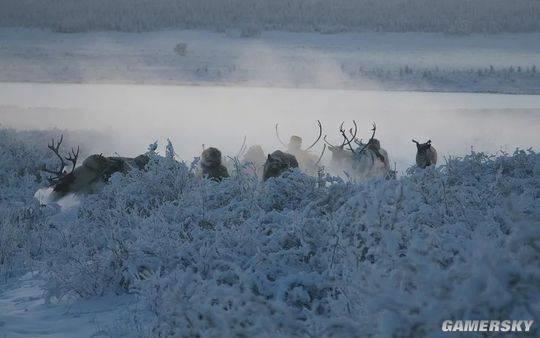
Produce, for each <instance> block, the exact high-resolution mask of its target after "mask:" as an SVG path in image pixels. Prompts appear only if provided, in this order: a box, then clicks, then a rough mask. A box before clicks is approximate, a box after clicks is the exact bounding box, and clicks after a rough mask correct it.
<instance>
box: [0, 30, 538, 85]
mask: <svg viewBox="0 0 540 338" xmlns="http://www.w3.org/2000/svg"><path fill="white" fill-rule="evenodd" d="M538 41H540V34H539V33H516V34H497V35H481V34H473V35H467V36H455V35H444V34H440V33H340V34H332V35H325V34H317V33H290V32H275V31H269V32H263V33H262V34H261V35H260V36H257V37H251V38H242V37H240V36H239V35H238V34H236V33H233V34H231V33H215V32H205V31H189V30H168V31H158V32H146V33H119V32H90V33H73V34H62V33H53V32H50V31H46V30H36V29H22V28H0V81H3V82H11V81H15V82H21V81H24V82H77V83H87V82H90V83H153V84H212V85H216V84H219V85H249V86H281V87H303V88H314V87H316V88H321V87H322V88H334V89H335V88H356V89H384V90H420V91H452V92H456V91H457V92H500V93H513V94H518V93H524V94H538V93H540V70H536V68H534V67H540V64H539V61H538V60H540V47H539V46H540V44H539V43H538ZM178 44H185V45H186V52H185V53H182V55H179V54H178V53H177V52H175V48H176V46H177V45H178ZM490 66H491V67H493V68H490Z"/></svg>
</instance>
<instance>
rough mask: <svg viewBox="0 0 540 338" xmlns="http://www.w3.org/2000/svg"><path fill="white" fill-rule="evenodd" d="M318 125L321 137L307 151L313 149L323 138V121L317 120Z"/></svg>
mask: <svg viewBox="0 0 540 338" xmlns="http://www.w3.org/2000/svg"><path fill="white" fill-rule="evenodd" d="M317 124H318V125H319V136H318V137H317V139H316V140H315V142H313V144H312V145H310V146H309V147H307V148H306V150H310V149H311V148H313V147H314V146H315V145H316V144H317V143H318V142H319V141H320V139H321V136H322V124H321V121H320V120H317Z"/></svg>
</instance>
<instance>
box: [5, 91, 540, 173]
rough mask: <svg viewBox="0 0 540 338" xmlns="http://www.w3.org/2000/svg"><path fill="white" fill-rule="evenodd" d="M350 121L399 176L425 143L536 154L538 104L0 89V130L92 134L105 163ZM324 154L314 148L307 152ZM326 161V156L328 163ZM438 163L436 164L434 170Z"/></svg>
mask: <svg viewBox="0 0 540 338" xmlns="http://www.w3.org/2000/svg"><path fill="white" fill-rule="evenodd" d="M353 119H355V120H356V121H357V123H358V127H359V137H360V138H363V139H367V138H369V136H370V128H371V123H372V122H376V123H377V135H376V137H377V138H379V139H380V140H381V145H382V147H383V148H385V149H386V150H387V151H388V152H389V155H390V160H391V162H392V163H393V162H396V164H397V167H398V169H399V170H404V169H405V168H406V167H408V166H409V165H412V164H413V163H414V155H415V152H416V149H415V146H414V145H413V143H412V142H411V139H412V138H414V139H416V140H418V141H426V140H427V139H431V140H432V142H433V144H434V146H435V147H436V148H437V150H438V152H439V156H440V158H441V159H443V157H446V156H450V155H452V156H460V155H464V154H466V153H468V152H469V151H470V150H471V147H473V148H474V150H476V151H487V152H492V153H494V152H497V151H499V150H504V151H509V152H511V151H513V150H514V149H515V148H516V147H520V148H529V147H532V148H533V149H538V147H539V146H540V138H539V137H538V136H537V133H538V130H539V127H540V96H537V95H501V94H463V93H421V92H382V91H381V92H378V91H355V90H328V89H291V88H256V87H250V88H247V87H203V86H191V87H186V86H156V85H104V84H99V85H93V84H84V85H79V84H34V83H0V123H1V124H2V126H7V127H14V128H18V129H50V128H54V127H57V128H60V129H64V128H65V129H69V130H97V131H101V132H103V133H105V134H106V135H109V136H111V140H113V141H111V142H112V144H110V147H108V148H107V149H101V150H98V151H99V152H103V153H104V154H113V153H118V154H120V155H125V156H132V155H137V154H140V153H143V152H145V151H146V148H147V146H148V144H149V143H152V142H153V141H155V140H158V141H159V143H160V148H159V150H160V151H163V149H164V145H165V140H166V138H170V139H171V141H172V142H173V144H174V146H175V150H176V152H177V154H178V156H179V157H180V158H181V159H184V160H187V161H190V160H191V159H192V158H193V157H194V156H198V155H199V153H200V151H201V147H202V145H203V144H204V145H206V146H217V147H218V148H220V149H221V150H222V151H223V152H224V153H225V154H226V155H230V156H234V155H235V154H236V153H237V152H238V150H239V149H240V147H241V144H242V139H243V137H244V136H246V137H247V145H248V146H249V145H253V144H261V145H263V148H264V150H265V151H266V152H271V151H273V150H275V149H278V148H281V145H280V144H279V142H278V140H277V139H276V137H275V131H274V126H275V124H276V123H279V125H280V133H281V137H282V138H283V139H284V140H288V138H289V137H290V136H291V135H293V134H294V135H299V136H301V137H302V138H303V139H304V145H305V146H308V145H309V144H311V143H312V142H313V141H314V139H315V137H316V136H317V132H318V129H317V125H316V121H317V120H320V121H321V122H322V124H323V127H324V134H327V135H328V140H329V141H330V142H332V143H340V141H341V136H340V134H339V132H338V128H339V125H340V123H341V122H342V121H346V125H347V127H348V128H350V127H352V123H351V120H353ZM321 150H322V141H321V142H320V143H319V144H318V145H317V146H316V147H315V149H314V152H316V153H319V152H320V151H321ZM329 158H330V154H329V153H327V155H325V160H323V162H325V161H328V160H329ZM441 162H442V161H441Z"/></svg>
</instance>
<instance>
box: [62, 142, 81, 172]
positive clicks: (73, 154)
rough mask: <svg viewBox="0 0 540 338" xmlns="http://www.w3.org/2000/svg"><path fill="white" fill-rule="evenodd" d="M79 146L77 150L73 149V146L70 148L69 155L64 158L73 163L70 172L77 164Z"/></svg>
mask: <svg viewBox="0 0 540 338" xmlns="http://www.w3.org/2000/svg"><path fill="white" fill-rule="evenodd" d="M79 150H80V149H79V146H77V151H75V150H74V149H73V148H71V153H69V155H68V156H67V157H66V158H65V159H66V160H68V161H69V162H71V163H72V164H73V167H72V168H71V172H70V173H72V172H73V170H75V166H76V165H77V159H78V158H79Z"/></svg>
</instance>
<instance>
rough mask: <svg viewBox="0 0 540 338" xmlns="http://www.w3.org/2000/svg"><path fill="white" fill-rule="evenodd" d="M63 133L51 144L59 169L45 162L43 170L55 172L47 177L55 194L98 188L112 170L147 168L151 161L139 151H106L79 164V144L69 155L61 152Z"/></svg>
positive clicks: (109, 175) (61, 195) (60, 196)
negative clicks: (68, 165) (68, 166)
mask: <svg viewBox="0 0 540 338" xmlns="http://www.w3.org/2000/svg"><path fill="white" fill-rule="evenodd" d="M63 140H64V136H63V135H62V136H60V139H59V140H58V141H57V142H55V141H54V139H53V140H52V142H51V144H49V145H48V148H49V149H50V150H52V152H53V153H54V154H55V155H56V156H57V157H58V159H59V160H60V165H59V167H58V169H57V170H51V169H48V168H47V167H45V166H43V168H41V170H42V171H44V172H47V173H49V174H52V175H54V176H51V177H49V178H48V180H49V182H50V184H51V186H52V188H53V195H52V197H53V198H54V199H55V200H56V199H60V198H62V197H64V196H65V195H67V194H69V193H75V194H77V193H92V192H95V191H96V190H97V189H99V188H100V187H101V186H102V185H103V184H104V183H105V182H107V181H108V179H109V178H110V177H111V175H112V174H114V173H116V172H124V173H125V172H127V171H128V170H130V169H131V168H137V169H144V167H145V166H146V164H147V163H148V161H149V158H148V156H146V155H140V156H138V157H135V158H128V157H105V156H103V155H90V156H88V157H87V158H86V159H85V160H84V161H83V163H82V164H81V165H80V166H79V167H77V166H76V165H77V160H78V158H79V147H77V150H76V151H75V150H74V149H71V152H70V153H69V155H68V156H66V157H63V156H62V155H60V146H61V145H62V141H63ZM64 160H66V161H68V162H71V164H72V166H71V170H70V171H69V172H68V171H66V170H65V167H66V162H65V161H64Z"/></svg>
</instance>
